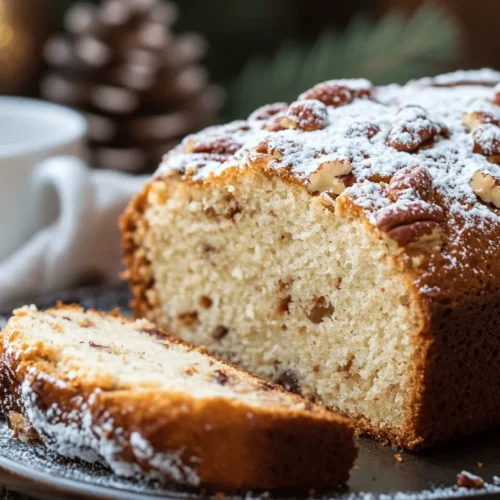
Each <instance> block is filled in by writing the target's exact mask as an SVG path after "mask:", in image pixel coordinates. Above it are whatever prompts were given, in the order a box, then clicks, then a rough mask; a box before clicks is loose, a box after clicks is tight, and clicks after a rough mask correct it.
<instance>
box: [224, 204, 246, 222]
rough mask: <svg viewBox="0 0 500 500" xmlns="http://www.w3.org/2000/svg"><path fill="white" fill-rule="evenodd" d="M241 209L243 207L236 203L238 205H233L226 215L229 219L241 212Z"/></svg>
mask: <svg viewBox="0 0 500 500" xmlns="http://www.w3.org/2000/svg"><path fill="white" fill-rule="evenodd" d="M241 211H242V210H241V207H240V206H239V205H238V204H237V203H236V205H235V206H233V207H231V209H230V210H229V211H228V212H227V215H226V217H227V218H228V219H234V216H235V215H236V214H239V213H241Z"/></svg>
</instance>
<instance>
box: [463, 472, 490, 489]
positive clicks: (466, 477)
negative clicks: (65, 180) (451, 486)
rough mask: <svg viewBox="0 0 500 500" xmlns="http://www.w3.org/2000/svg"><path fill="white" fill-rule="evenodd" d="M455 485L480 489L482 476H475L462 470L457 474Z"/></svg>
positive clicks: (482, 484) (482, 483)
mask: <svg viewBox="0 0 500 500" xmlns="http://www.w3.org/2000/svg"><path fill="white" fill-rule="evenodd" d="M457 485H458V486H463V487H465V488H473V489H480V488H482V487H483V486H484V480H483V478H482V477H479V476H475V475H474V474H471V473H470V472H467V471H464V470H463V471H462V472H461V473H460V474H458V475H457Z"/></svg>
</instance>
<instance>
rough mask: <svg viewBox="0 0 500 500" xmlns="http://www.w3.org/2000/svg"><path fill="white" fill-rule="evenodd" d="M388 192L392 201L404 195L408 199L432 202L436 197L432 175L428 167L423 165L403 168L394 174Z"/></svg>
mask: <svg viewBox="0 0 500 500" xmlns="http://www.w3.org/2000/svg"><path fill="white" fill-rule="evenodd" d="M388 192H389V197H390V198H391V199H392V201H397V200H398V199H399V198H400V197H404V198H406V199H411V198H418V199H420V200H424V201H429V202H430V201H432V200H433V198H434V187H433V185H432V177H431V175H430V174H429V172H428V171H427V169H426V168H423V167H419V166H411V167H405V168H402V169H401V170H398V171H397V172H396V173H395V174H394V175H393V176H392V179H391V181H390V183H389V189H388Z"/></svg>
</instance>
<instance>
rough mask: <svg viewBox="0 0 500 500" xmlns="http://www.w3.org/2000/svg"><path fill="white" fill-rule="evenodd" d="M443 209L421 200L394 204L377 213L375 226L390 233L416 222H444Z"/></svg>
mask: <svg viewBox="0 0 500 500" xmlns="http://www.w3.org/2000/svg"><path fill="white" fill-rule="evenodd" d="M443 220H444V212H443V209H442V208H441V207H440V206H439V205H434V204H431V203H427V202H425V201H421V200H414V201H410V202H408V203H394V204H393V205H389V206H387V207H384V208H381V209H380V210H378V211H377V212H375V224H376V226H377V227H378V228H379V229H380V230H381V231H385V232H387V231H390V230H391V229H394V228H395V227H396V226H400V225H403V224H412V223H414V222H422V221H431V222H442V221H443Z"/></svg>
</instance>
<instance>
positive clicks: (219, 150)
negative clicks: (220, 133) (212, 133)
mask: <svg viewBox="0 0 500 500" xmlns="http://www.w3.org/2000/svg"><path fill="white" fill-rule="evenodd" d="M240 148H241V144H238V143H237V142H233V141H231V140H229V139H224V138H221V139H213V140H208V141H205V142H203V141H202V142H196V140H195V139H194V138H190V139H188V140H187V141H186V144H185V145H184V153H186V154H193V153H208V154H215V155H227V156H230V155H233V154H234V153H236V151H238V149H240Z"/></svg>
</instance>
